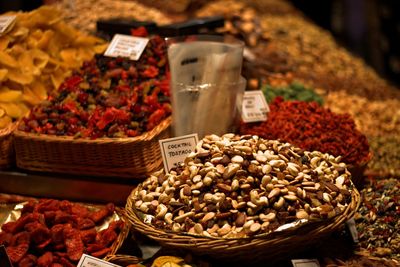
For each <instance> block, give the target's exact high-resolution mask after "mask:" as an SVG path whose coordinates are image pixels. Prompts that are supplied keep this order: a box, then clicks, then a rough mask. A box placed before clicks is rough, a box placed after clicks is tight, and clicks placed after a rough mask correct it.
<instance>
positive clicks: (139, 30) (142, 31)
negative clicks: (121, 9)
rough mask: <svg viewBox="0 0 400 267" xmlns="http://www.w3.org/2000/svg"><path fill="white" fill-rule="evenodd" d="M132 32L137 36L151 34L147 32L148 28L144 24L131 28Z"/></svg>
mask: <svg viewBox="0 0 400 267" xmlns="http://www.w3.org/2000/svg"><path fill="white" fill-rule="evenodd" d="M131 34H132V35H133V36H137V37H146V36H148V35H149V33H148V32H147V30H146V28H145V27H143V26H140V27H138V28H136V29H131Z"/></svg>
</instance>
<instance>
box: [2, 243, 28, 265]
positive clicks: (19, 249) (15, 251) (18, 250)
mask: <svg viewBox="0 0 400 267" xmlns="http://www.w3.org/2000/svg"><path fill="white" fill-rule="evenodd" d="M28 249H29V245H28V244H26V243H24V244H19V245H18V246H16V247H6V251H7V255H8V257H9V258H10V261H11V262H12V263H18V262H19V261H20V260H21V259H22V258H23V257H24V256H25V255H26V253H27V252H28Z"/></svg>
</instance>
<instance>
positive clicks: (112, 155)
mask: <svg viewBox="0 0 400 267" xmlns="http://www.w3.org/2000/svg"><path fill="white" fill-rule="evenodd" d="M170 124H171V118H170V117H169V118H167V119H164V120H163V121H162V122H161V123H160V124H158V125H157V126H156V127H155V128H154V129H152V130H151V131H148V132H145V133H143V134H142V135H140V136H137V137H130V138H98V139H95V140H91V139H83V138H74V137H72V136H51V135H45V134H35V133H26V132H23V131H20V130H18V129H17V130H16V131H15V132H14V147H15V153H16V161H17V166H18V167H19V168H21V169H26V170H31V171H41V172H55V173H68V174H75V175H91V176H108V177H122V178H139V177H140V176H141V175H145V174H147V173H150V172H153V171H155V170H156V169H157V168H159V167H160V165H161V164H162V158H161V152H160V145H159V143H158V141H159V140H161V139H165V138H168V137H170V132H169V129H170Z"/></svg>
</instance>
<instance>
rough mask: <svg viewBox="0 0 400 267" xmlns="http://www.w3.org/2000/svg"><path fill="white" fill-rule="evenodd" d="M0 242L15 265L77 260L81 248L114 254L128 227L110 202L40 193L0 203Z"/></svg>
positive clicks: (99, 254) (95, 253) (70, 263)
mask: <svg viewBox="0 0 400 267" xmlns="http://www.w3.org/2000/svg"><path fill="white" fill-rule="evenodd" d="M1 210H2V214H3V215H4V216H5V217H4V218H3V219H4V221H5V223H4V224H3V225H2V226H1V232H0V245H4V246H5V247H6V250H7V254H8V256H9V257H10V260H11V262H12V264H13V266H50V265H51V264H52V263H53V264H56V263H58V264H59V265H62V266H76V264H77V263H78V261H79V259H80V258H81V256H82V254H83V253H85V254H89V255H91V256H94V257H97V258H104V257H106V256H107V255H113V254H115V253H116V251H117V250H118V249H119V248H120V247H121V245H122V243H123V241H124V240H125V239H126V237H127V235H128V233H129V226H128V224H127V223H125V222H124V219H123V217H122V215H121V211H120V210H119V209H118V208H115V207H114V205H113V204H111V203H110V204H107V205H105V206H94V205H89V204H78V203H72V202H69V201H66V200H62V201H60V200H54V199H40V200H29V201H28V202H24V203H20V204H16V203H14V204H13V203H10V202H8V203H7V204H4V205H2V206H1Z"/></svg>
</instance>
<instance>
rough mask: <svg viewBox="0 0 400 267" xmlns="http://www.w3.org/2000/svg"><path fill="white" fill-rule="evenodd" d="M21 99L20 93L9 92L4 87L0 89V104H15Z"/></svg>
mask: <svg viewBox="0 0 400 267" xmlns="http://www.w3.org/2000/svg"><path fill="white" fill-rule="evenodd" d="M21 99H22V92H21V91H17V90H10V89H8V88H6V87H3V88H1V89H0V102H17V101H20V100H21Z"/></svg>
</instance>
